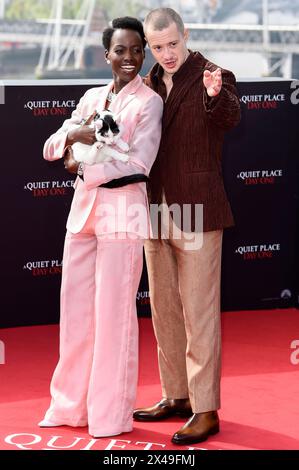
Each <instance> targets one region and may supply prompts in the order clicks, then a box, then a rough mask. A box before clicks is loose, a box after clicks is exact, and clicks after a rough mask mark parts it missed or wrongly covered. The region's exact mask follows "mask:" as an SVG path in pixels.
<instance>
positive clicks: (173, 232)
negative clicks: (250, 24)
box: [134, 8, 240, 445]
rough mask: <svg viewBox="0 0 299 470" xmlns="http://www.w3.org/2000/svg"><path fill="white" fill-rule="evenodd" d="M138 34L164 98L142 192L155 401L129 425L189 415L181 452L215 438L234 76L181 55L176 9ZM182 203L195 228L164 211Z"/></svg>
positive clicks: (176, 439) (154, 14)
mask: <svg viewBox="0 0 299 470" xmlns="http://www.w3.org/2000/svg"><path fill="white" fill-rule="evenodd" d="M144 28H145V35H146V39H147V41H148V44H149V47H150V49H151V51H152V53H153V55H154V58H155V59H156V61H157V63H156V65H154V67H153V68H152V70H151V71H150V73H149V75H148V77H147V82H148V85H149V86H151V87H152V88H153V89H154V90H155V91H156V92H157V93H159V94H160V96H161V97H162V98H163V100H164V115H163V124H162V139H161V144H160V150H159V153H158V157H157V159H156V161H155V163H154V165H153V167H152V171H151V177H150V185H149V193H150V202H151V204H160V203H161V202H163V203H164V204H163V207H164V210H163V213H162V227H161V228H162V235H161V233H160V239H154V238H153V239H151V240H148V241H147V242H146V246H145V251H146V261H147V269H148V276H149V288H150V298H151V308H152V318H153V324H154V330H155V335H156V338H157V342H158V359H159V370H160V378H161V385H162V399H161V401H159V402H158V403H156V404H155V405H153V406H151V407H149V408H140V409H137V410H135V412H134V418H135V420H137V421H156V420H162V419H166V418H168V417H171V416H174V415H181V416H185V417H190V419H189V420H188V421H187V422H186V423H185V424H184V426H183V427H181V428H180V429H179V430H178V431H177V432H176V433H175V434H174V436H173V437H172V442H173V443H174V444H180V445H185V444H190V443H196V442H201V441H204V440H206V439H207V438H208V436H210V435H212V434H216V433H217V432H218V431H219V418H218V413H217V410H218V409H219V408H220V369H221V356H220V355H221V331H220V272H221V247H222V233H223V229H224V228H225V227H229V226H231V225H233V216H232V213H231V209H230V205H229V202H228V200H227V196H226V193H225V189H224V185H223V178H222V171H221V153H222V145H223V138H224V133H225V131H227V130H229V129H231V128H233V127H234V126H235V125H236V124H237V123H238V122H239V119H240V104H239V99H238V96H237V91H236V86H235V85H236V82H235V77H234V75H233V74H232V73H231V72H229V71H228V70H223V69H220V68H219V67H217V66H216V65H214V64H213V63H211V62H209V61H208V60H207V59H206V58H204V57H203V56H202V55H201V54H200V53H199V52H193V51H190V50H188V48H187V45H186V41H187V37H188V33H187V31H186V30H185V28H184V24H183V21H182V19H181V17H180V16H179V15H178V14H177V13H176V12H175V11H174V10H172V9H170V8H159V9H156V10H153V11H151V12H150V13H149V14H148V15H147V17H146V19H145V23H144ZM186 204H189V205H191V207H192V208H194V207H195V206H196V205H198V204H201V205H202V207H203V220H202V227H203V231H201V230H199V229H198V227H199V226H200V224H198V220H196V211H194V210H193V211H192V216H191V220H189V221H188V222H190V224H189V230H188V229H184V227H185V224H184V222H186V221H185V220H184V221H183V227H182V225H180V224H179V223H178V222H177V221H178V218H177V217H176V218H175V217H174V213H173V212H172V208H173V207H176V209H177V208H179V209H181V210H182V213H184V212H183V208H184V205H186ZM151 207H153V206H151ZM189 207H190V206H189ZM171 214H172V217H171ZM197 218H198V217H197ZM173 220H174V221H175V224H174V223H172V222H173ZM170 222H171V223H170ZM187 225H188V224H187ZM165 228H166V229H168V234H167V236H166V237H165V236H164V235H163V234H164V231H165V230H164V229H165ZM187 232H188V233H187ZM190 235H192V236H193V237H194V242H195V244H194V245H192V244H190ZM187 242H188V243H187Z"/></svg>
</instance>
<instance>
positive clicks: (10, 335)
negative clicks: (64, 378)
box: [0, 309, 299, 450]
mask: <svg viewBox="0 0 299 470" xmlns="http://www.w3.org/2000/svg"><path fill="white" fill-rule="evenodd" d="M222 319H223V379H222V408H221V410H220V418H221V431H220V433H219V434H217V435H215V436H213V437H211V438H210V439H209V440H208V441H206V442H204V443H202V444H197V445H194V447H195V448H202V449H208V450H209V449H210V450H218V449H299V404H298V387H299V363H298V364H292V362H291V354H292V353H293V354H294V349H291V343H292V341H294V340H299V312H298V310H295V309H287V310H274V311H254V312H253V311H252V312H233V313H224V314H222ZM0 340H1V341H2V342H3V343H4V345H5V364H0V374H1V392H0V393H1V403H0V449H10V450H13V449H16V450H17V449H18V448H23V449H36V450H39V449H53V448H55V449H57V448H58V449H62V448H64V449H66V448H69V449H71V450H83V449H86V450H87V449H94V450H98V449H110V448H111V449H117V448H123V449H130V450H131V449H140V450H141V449H145V448H147V449H152V450H154V449H155V450H158V449H176V450H180V449H187V448H188V447H183V448H181V447H177V446H173V445H172V444H171V443H170V438H171V435H172V434H173V433H174V432H175V431H176V430H177V429H178V428H180V427H181V426H182V424H183V423H184V420H183V419H180V418H172V419H171V420H168V421H165V422H160V423H135V425H134V431H133V432H131V433H128V434H122V435H120V436H115V438H105V439H104V438H103V439H92V438H91V437H90V436H89V434H88V432H87V428H69V427H67V426H64V427H58V428H52V429H40V428H39V427H38V426H37V422H38V421H40V420H41V419H42V417H43V413H44V411H45V410H46V408H47V406H48V404H49V381H50V378H51V375H52V372H53V369H54V366H55V364H56V361H57V356H58V326H56V325H55V326H37V327H22V328H14V329H5V330H0ZM1 344H2V343H1ZM297 348H298V346H297ZM295 357H297V358H298V359H299V353H298V354H297V356H296V354H295ZM0 362H1V361H0ZM295 362H296V361H295ZM159 399H160V386H159V377H158V371H157V356H156V345H155V340H154V337H153V332H152V326H151V320H150V319H141V320H140V379H139V388H138V401H137V406H142V405H149V404H152V403H153V402H154V401H158V400H159Z"/></svg>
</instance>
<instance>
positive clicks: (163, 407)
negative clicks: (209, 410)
mask: <svg viewBox="0 0 299 470" xmlns="http://www.w3.org/2000/svg"><path fill="white" fill-rule="evenodd" d="M174 415H178V416H183V417H189V416H192V409H191V405H190V401H189V398H182V399H170V398H163V399H162V400H161V401H159V402H158V403H156V404H155V405H154V406H150V407H148V408H138V409H137V410H135V411H134V413H133V418H134V419H135V421H159V420H160V419H167V418H170V417H171V416H174Z"/></svg>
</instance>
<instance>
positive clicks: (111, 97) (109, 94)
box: [107, 90, 117, 103]
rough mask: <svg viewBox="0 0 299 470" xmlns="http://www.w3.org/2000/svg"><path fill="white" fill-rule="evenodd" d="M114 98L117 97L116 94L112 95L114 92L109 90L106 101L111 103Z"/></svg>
mask: <svg viewBox="0 0 299 470" xmlns="http://www.w3.org/2000/svg"><path fill="white" fill-rule="evenodd" d="M116 97H117V93H114V92H113V91H112V90H111V91H109V93H108V96H107V101H109V103H112V101H113V100H115V98H116Z"/></svg>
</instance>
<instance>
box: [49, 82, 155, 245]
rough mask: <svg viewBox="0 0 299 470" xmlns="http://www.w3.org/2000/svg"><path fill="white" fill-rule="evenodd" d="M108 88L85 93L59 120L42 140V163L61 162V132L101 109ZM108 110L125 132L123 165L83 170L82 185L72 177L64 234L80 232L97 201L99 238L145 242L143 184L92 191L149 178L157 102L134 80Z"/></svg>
mask: <svg viewBox="0 0 299 470" xmlns="http://www.w3.org/2000/svg"><path fill="white" fill-rule="evenodd" d="M112 87H113V82H111V83H109V84H108V85H107V86H105V87H97V88H91V89H89V90H88V91H87V92H86V93H85V94H84V95H83V97H82V98H81V99H80V101H79V103H78V105H77V107H76V109H75V110H74V111H73V113H72V115H71V118H70V119H67V120H66V121H64V123H63V125H62V127H61V128H60V129H58V131H57V132H55V134H52V135H51V136H50V137H49V139H48V140H47V141H46V143H45V145H44V158H45V159H46V160H57V159H59V158H62V155H63V150H64V148H65V142H66V137H67V133H68V132H69V131H70V130H71V129H74V128H76V127H79V126H80V122H81V120H82V119H83V118H85V119H86V118H87V117H88V116H89V115H90V114H91V113H92V112H93V111H94V110H95V109H100V110H103V109H104V108H105V104H106V98H107V95H108V93H109V91H110V90H111V89H112ZM110 109H111V111H112V112H113V113H114V114H115V115H116V117H118V120H119V122H121V123H122V124H123V127H124V128H125V130H124V133H123V135H122V138H123V140H124V141H126V142H127V143H128V145H129V152H128V154H129V160H128V162H125V163H124V162H120V161H111V162H103V163H98V164H95V165H85V166H84V181H82V180H81V179H80V178H77V179H76V181H75V183H74V188H75V193H74V197H73V201H72V205H71V210H70V213H69V217H68V221H67V229H68V230H69V231H71V232H72V233H78V232H80V230H81V229H82V228H83V226H84V224H85V222H86V220H87V218H88V216H89V214H90V212H91V210H92V208H93V206H94V203H95V200H96V199H97V201H99V204H98V207H97V208H96V214H97V215H98V216H99V221H100V222H101V223H100V224H99V227H100V233H103V234H104V233H110V232H115V231H116V232H123V231H124V232H134V233H137V234H138V235H141V236H143V237H145V238H147V237H148V236H149V233H150V221H149V213H148V201H147V194H146V184H145V183H135V184H130V185H127V186H124V187H121V188H116V189H108V188H98V186H99V185H100V184H103V183H106V182H108V181H110V180H112V179H115V178H120V177H122V176H127V175H132V174H134V173H144V174H145V175H147V176H148V175H149V172H150V169H151V167H152V165H153V163H154V160H155V158H156V156H157V152H158V149H159V144H160V138H161V118H162V112H163V101H162V99H161V98H160V96H159V95H158V94H156V93H155V92H154V91H153V90H151V89H150V88H148V87H147V86H146V85H144V83H143V82H142V79H141V77H140V76H139V75H137V76H136V78H135V79H134V80H132V81H131V82H129V83H128V84H127V85H126V86H125V87H124V88H122V90H121V91H120V92H119V93H118V95H117V97H116V99H115V100H114V101H113V103H111V106H110ZM136 204H137V205H136Z"/></svg>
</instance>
